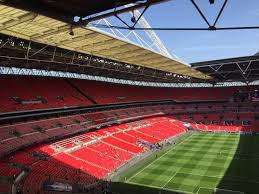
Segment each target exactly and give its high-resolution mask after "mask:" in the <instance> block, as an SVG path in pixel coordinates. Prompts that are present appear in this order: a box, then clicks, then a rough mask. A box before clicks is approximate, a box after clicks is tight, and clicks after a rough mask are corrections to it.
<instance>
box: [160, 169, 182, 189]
mask: <svg viewBox="0 0 259 194" xmlns="http://www.w3.org/2000/svg"><path fill="white" fill-rule="evenodd" d="M177 173H178V172H175V173H174V174H173V176H172V177H171V178H170V179H169V180H168V181H166V183H165V184H164V185H163V186H162V188H165V186H166V185H167V184H168V183H169V182H170V181H171V180H172V179H173V178H174V177H175V175H176V174H177Z"/></svg>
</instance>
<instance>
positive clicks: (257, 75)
mask: <svg viewBox="0 0 259 194" xmlns="http://www.w3.org/2000/svg"><path fill="white" fill-rule="evenodd" d="M192 67H193V68H194V69H197V70H199V71H201V72H203V73H205V74H208V75H210V76H211V77H213V80H214V81H242V82H251V81H255V80H259V55H257V54H255V55H254V56H245V57H236V58H229V59H220V60H212V61H204V62H198V63H193V64H192Z"/></svg>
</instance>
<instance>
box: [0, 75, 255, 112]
mask: <svg viewBox="0 0 259 194" xmlns="http://www.w3.org/2000/svg"><path fill="white" fill-rule="evenodd" d="M68 81H69V82H70V83H72V85H71V84H68V83H67V81H65V80H64V79H61V78H51V77H38V76H34V77H33V76H17V75H15V76H11V75H9V76H1V77H0V91H4V92H3V93H2V95H1V96H0V112H15V111H24V110H34V109H46V108H58V107H73V106H88V105H93V104H94V103H95V102H97V103H98V104H110V103H121V102H135V101H150V100H168V99H173V100H177V101H204V100H230V101H233V94H234V93H236V91H237V90H242V91H254V90H255V89H256V86H250V87H228V88H152V87H140V86H130V85H122V84H113V83H106V82H97V81H89V80H77V79H74V80H72V79H71V80H68ZM78 90H80V91H81V92H82V93H84V95H83V94H82V93H81V92H79V91H78ZM86 96H87V97H86ZM231 99H232V100H231Z"/></svg>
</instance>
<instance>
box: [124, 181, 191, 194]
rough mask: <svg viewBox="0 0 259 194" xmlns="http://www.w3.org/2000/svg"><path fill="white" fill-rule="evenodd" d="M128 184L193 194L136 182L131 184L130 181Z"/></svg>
mask: <svg viewBox="0 0 259 194" xmlns="http://www.w3.org/2000/svg"><path fill="white" fill-rule="evenodd" d="M128 183H130V184H133V185H139V186H144V187H150V188H155V189H159V190H164V191H174V192H178V193H182V194H193V193H192V192H187V191H181V190H177V189H168V188H162V187H157V186H153V185H145V184H141V183H135V182H130V181H128Z"/></svg>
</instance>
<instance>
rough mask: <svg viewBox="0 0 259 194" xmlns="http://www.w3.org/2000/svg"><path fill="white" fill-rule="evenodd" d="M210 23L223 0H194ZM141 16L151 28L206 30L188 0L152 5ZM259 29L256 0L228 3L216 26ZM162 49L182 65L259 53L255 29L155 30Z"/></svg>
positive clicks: (257, 36) (258, 34) (172, 0)
mask: <svg viewBox="0 0 259 194" xmlns="http://www.w3.org/2000/svg"><path fill="white" fill-rule="evenodd" d="M196 2H197V4H198V5H199V6H200V7H201V9H202V11H203V12H204V14H205V15H206V16H207V17H208V19H209V21H210V22H211V23H213V21H214V20H215V18H216V16H217V13H218V12H219V10H220V8H221V5H222V4H223V2H224V0H215V4H214V5H210V4H209V0H196ZM144 17H145V18H146V20H147V21H148V22H149V24H150V25H151V26H152V27H206V25H207V24H206V23H205V22H204V21H203V20H202V18H201V17H200V15H199V13H198V12H197V11H196V10H195V8H194V7H193V5H192V4H191V2H190V0H171V1H169V2H166V3H163V4H160V5H155V6H153V7H151V8H149V10H148V11H147V12H146V13H145V15H144ZM249 25H255V26H256V25H257V26H259V1H258V0H229V1H228V3H227V5H226V8H225V10H224V12H223V14H222V16H221V18H220V20H219V21H218V24H217V26H219V27H230V26H249ZM156 33H157V35H158V36H159V37H160V39H161V40H162V41H163V43H164V44H165V45H166V47H167V48H168V49H169V50H170V51H172V52H173V53H174V54H176V55H177V56H178V57H179V58H181V59H183V60H184V61H186V62H189V63H191V62H198V61H204V60H213V59H221V58H229V57H238V56H247V55H253V54H255V53H256V52H259V30H242V31H216V32H215V31H156Z"/></svg>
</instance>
